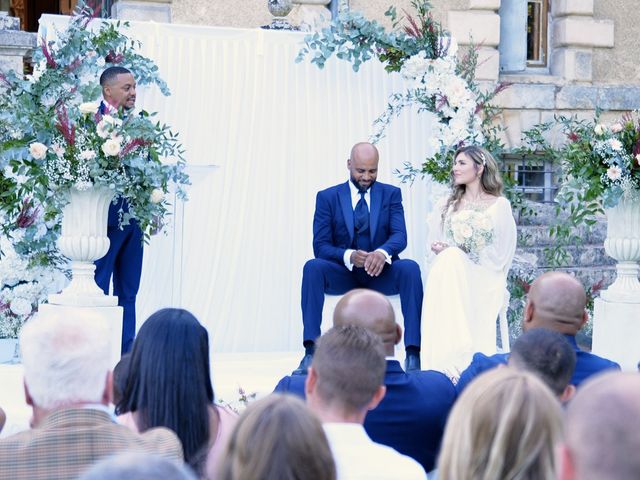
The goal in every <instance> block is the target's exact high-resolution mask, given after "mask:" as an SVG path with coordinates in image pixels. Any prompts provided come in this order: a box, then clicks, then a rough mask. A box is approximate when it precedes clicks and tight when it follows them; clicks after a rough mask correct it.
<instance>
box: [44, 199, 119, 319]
mask: <svg viewBox="0 0 640 480" xmlns="http://www.w3.org/2000/svg"><path fill="white" fill-rule="evenodd" d="M68 196H69V203H68V204H67V206H66V207H65V208H64V210H63V214H62V215H63V217H62V234H61V236H60V238H59V239H58V248H59V249H60V252H61V253H62V254H63V255H64V256H65V257H67V258H69V260H71V273H72V278H71V282H70V283H69V285H68V286H67V287H66V288H65V289H64V290H63V291H62V293H58V294H52V295H49V303H51V304H54V305H67V306H78V307H108V306H114V305H117V304H118V299H117V297H113V296H107V295H105V294H104V292H103V291H102V290H101V289H100V288H99V287H98V285H97V284H96V282H95V279H94V273H95V269H96V267H95V265H94V264H93V262H94V261H96V260H98V259H100V258H102V257H104V256H105V254H106V253H107V251H108V250H109V238H108V237H107V215H108V213H109V203H110V202H111V199H112V198H113V191H112V190H110V189H109V188H105V187H92V188H89V189H87V190H77V189H75V188H72V189H71V190H70V191H69V193H68Z"/></svg>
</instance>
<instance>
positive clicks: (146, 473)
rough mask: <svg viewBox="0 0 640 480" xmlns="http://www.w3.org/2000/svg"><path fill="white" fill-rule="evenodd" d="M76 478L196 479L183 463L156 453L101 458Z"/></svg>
mask: <svg viewBox="0 0 640 480" xmlns="http://www.w3.org/2000/svg"><path fill="white" fill-rule="evenodd" d="M78 480H197V477H196V476H195V475H194V474H193V472H192V471H191V470H190V469H189V467H187V466H186V465H184V464H183V463H177V462H174V461H171V460H169V459H167V458H163V457H158V456H156V455H144V454H139V453H137V454H136V453H122V454H119V455H114V456H113V457H108V458H105V459H104V460H101V461H100V462H98V463H97V464H95V465H94V466H93V467H91V468H90V469H89V470H88V471H87V472H85V473H84V474H83V475H82V476H80V477H79V478H78Z"/></svg>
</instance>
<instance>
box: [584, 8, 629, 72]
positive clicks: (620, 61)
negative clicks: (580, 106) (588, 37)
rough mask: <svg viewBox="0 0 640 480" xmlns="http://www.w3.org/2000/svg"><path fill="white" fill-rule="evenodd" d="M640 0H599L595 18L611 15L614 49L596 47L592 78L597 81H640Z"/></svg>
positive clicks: (609, 16)
mask: <svg viewBox="0 0 640 480" xmlns="http://www.w3.org/2000/svg"><path fill="white" fill-rule="evenodd" d="M638 7H640V3H638V1H637V0H624V1H620V0H598V1H596V2H595V5H594V9H595V12H594V16H595V17H596V18H609V19H611V20H612V21H613V23H614V25H615V36H614V48H613V49H606V50H604V49H596V50H595V51H594V54H593V81H594V82H596V83H635V84H638V83H639V82H640V49H639V48H638V38H639V35H638V26H639V25H640V8H638Z"/></svg>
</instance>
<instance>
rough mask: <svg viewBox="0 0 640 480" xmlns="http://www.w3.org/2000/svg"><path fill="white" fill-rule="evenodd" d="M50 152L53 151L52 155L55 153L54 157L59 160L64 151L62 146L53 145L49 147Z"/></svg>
mask: <svg viewBox="0 0 640 480" xmlns="http://www.w3.org/2000/svg"><path fill="white" fill-rule="evenodd" d="M51 150H53V153H55V154H56V157H58V158H61V157H63V156H64V152H65V149H64V147H63V146H62V145H59V144H57V143H54V144H53V145H51Z"/></svg>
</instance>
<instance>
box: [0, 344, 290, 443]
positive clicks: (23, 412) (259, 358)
mask: <svg viewBox="0 0 640 480" xmlns="http://www.w3.org/2000/svg"><path fill="white" fill-rule="evenodd" d="M301 357H302V351H298V352H254V353H221V354H218V355H214V356H213V358H212V359H211V364H212V380H213V390H214V392H215V396H216V400H217V401H218V400H223V401H224V402H225V403H228V404H230V405H231V406H232V407H234V408H238V407H240V408H239V409H242V408H243V407H242V406H240V405H239V402H238V398H239V396H240V395H239V392H238V390H239V389H240V388H242V389H243V390H244V391H245V392H246V393H247V394H248V395H250V394H252V393H256V394H257V397H258V398H259V397H261V396H264V395H267V394H269V393H271V392H272V391H273V388H274V387H275V386H276V383H278V380H280V378H282V377H283V376H284V375H289V374H290V373H291V371H292V370H294V369H295V368H296V367H297V366H298V362H300V358H301ZM0 383H1V384H2V388H1V389H0V406H1V407H2V408H3V409H4V411H5V412H6V413H7V423H6V425H5V427H4V429H3V430H2V432H0V438H1V437H6V436H8V435H12V434H14V433H17V432H19V431H21V430H25V429H27V428H29V419H30V418H31V409H30V407H28V406H27V404H26V403H25V401H24V390H23V387H22V365H21V364H15V365H6V364H0Z"/></svg>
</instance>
